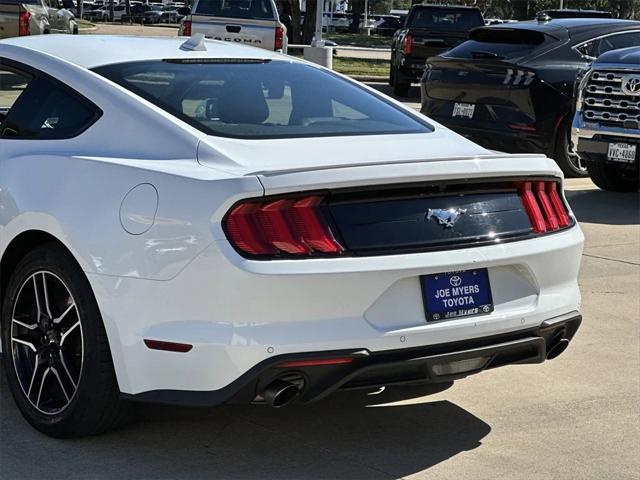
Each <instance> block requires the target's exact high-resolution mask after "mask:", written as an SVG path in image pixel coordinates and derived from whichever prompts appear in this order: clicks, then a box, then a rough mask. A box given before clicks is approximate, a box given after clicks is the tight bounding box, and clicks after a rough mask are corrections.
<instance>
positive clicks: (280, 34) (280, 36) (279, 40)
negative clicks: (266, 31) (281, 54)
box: [273, 25, 284, 50]
mask: <svg viewBox="0 0 640 480" xmlns="http://www.w3.org/2000/svg"><path fill="white" fill-rule="evenodd" d="M283 48H284V27H283V26H282V25H278V26H276V38H275V42H274V48H273V49H274V50H282V49H283Z"/></svg>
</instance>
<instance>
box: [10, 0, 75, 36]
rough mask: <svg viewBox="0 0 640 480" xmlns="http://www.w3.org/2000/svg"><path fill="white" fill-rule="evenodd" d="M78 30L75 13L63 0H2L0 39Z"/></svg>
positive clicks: (71, 32)
mask: <svg viewBox="0 0 640 480" xmlns="http://www.w3.org/2000/svg"><path fill="white" fill-rule="evenodd" d="M48 33H69V34H77V33H78V23H77V22H76V18H75V15H74V14H73V13H72V12H70V11H69V10H68V9H67V8H65V6H64V5H63V3H62V2H61V1H60V0H0V39H2V38H10V37H18V36H26V35H43V34H48Z"/></svg>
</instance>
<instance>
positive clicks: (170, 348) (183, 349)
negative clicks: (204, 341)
mask: <svg viewBox="0 0 640 480" xmlns="http://www.w3.org/2000/svg"><path fill="white" fill-rule="evenodd" d="M144 344H145V345H146V346H147V348H150V349H151V350H163V351H165V352H178V353H187V352H188V351H189V350H191V349H192V348H193V345H189V344H188V343H175V342H163V341H162V340H149V339H147V338H145V339H144Z"/></svg>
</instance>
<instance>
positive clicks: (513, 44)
mask: <svg viewBox="0 0 640 480" xmlns="http://www.w3.org/2000/svg"><path fill="white" fill-rule="evenodd" d="M554 40H555V39H554V38H552V37H548V36H547V35H545V34H543V33H541V32H535V31H531V30H520V29H512V30H510V29H497V28H495V29H491V28H486V29H485V28H482V29H479V30H474V31H473V32H471V35H470V36H469V40H467V41H466V42H463V43H461V44H460V45H458V46H457V47H454V48H452V49H451V50H449V51H448V52H447V53H446V54H445V55H444V56H446V57H450V58H496V59H508V60H512V59H515V58H521V57H524V56H526V55H529V54H531V53H533V52H534V51H535V50H536V49H537V48H538V47H539V46H540V45H543V44H545V43H547V42H552V41H554Z"/></svg>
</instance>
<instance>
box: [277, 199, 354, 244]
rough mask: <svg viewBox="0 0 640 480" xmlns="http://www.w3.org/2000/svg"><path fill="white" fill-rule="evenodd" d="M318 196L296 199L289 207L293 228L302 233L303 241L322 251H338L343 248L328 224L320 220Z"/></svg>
mask: <svg viewBox="0 0 640 480" xmlns="http://www.w3.org/2000/svg"><path fill="white" fill-rule="evenodd" d="M321 202H322V198H320V197H306V198H303V199H302V200H298V201H297V202H295V203H294V204H293V206H292V207H291V210H290V213H291V219H292V221H293V223H294V225H295V228H296V229H297V230H298V231H299V232H300V234H301V235H302V239H303V241H304V243H306V244H307V245H309V246H310V247H311V248H313V249H314V250H316V251H318V252H322V253H340V252H342V251H343V250H344V248H342V245H340V244H339V243H338V242H337V241H336V239H335V238H334V237H333V233H332V232H331V229H330V228H329V226H328V225H326V224H325V223H323V222H322V221H321V220H320V217H319V212H318V208H317V207H318V205H320V203H321Z"/></svg>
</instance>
